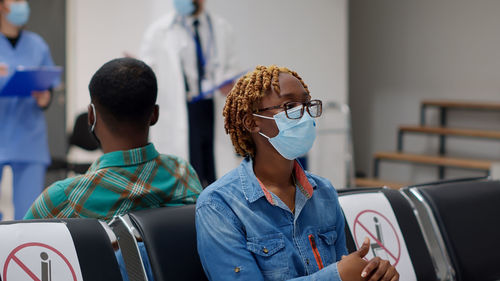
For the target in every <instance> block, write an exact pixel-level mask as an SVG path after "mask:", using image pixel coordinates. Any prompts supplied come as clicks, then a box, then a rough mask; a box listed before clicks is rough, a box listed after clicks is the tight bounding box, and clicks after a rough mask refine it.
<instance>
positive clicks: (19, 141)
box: [0, 0, 57, 220]
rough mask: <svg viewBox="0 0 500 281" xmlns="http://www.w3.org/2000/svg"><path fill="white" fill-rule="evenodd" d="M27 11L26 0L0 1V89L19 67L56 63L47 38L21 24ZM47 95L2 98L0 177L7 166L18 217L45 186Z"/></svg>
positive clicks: (26, 18) (0, 99)
mask: <svg viewBox="0 0 500 281" xmlns="http://www.w3.org/2000/svg"><path fill="white" fill-rule="evenodd" d="M29 14H30V9H29V5H28V2H27V1H26V0H0V89H2V88H3V87H4V86H5V83H6V82H7V80H8V79H9V78H10V76H11V75H12V74H14V72H15V69H16V67H18V66H25V67H38V66H52V65H53V64H54V63H53V61H52V57H51V55H50V50H49V47H48V46H47V43H45V41H44V40H43V39H42V38H41V37H40V36H39V35H37V34H35V33H33V32H29V31H26V30H24V29H23V26H24V25H25V24H26V22H27V21H28V18H29ZM56 84H57V83H56ZM50 100H51V92H50V91H43V92H33V93H32V96H31V97H24V98H21V97H0V177H1V174H2V173H1V172H2V170H3V167H4V166H5V165H9V166H11V167H12V171H13V175H14V178H13V185H14V192H13V197H14V217H15V219H16V220H20V219H22V218H23V216H24V214H25V213H26V211H27V210H28V209H29V207H30V206H31V204H32V203H33V201H34V200H35V199H36V198H37V196H38V195H39V194H40V193H41V191H42V190H43V185H44V180H45V172H46V169H47V166H48V165H49V163H50V156H49V148H48V141H47V125H46V123H45V117H44V115H43V109H45V108H47V107H48V106H49V104H50ZM0 179H1V178H0Z"/></svg>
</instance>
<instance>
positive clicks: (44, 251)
mask: <svg viewBox="0 0 500 281" xmlns="http://www.w3.org/2000/svg"><path fill="white" fill-rule="evenodd" d="M0 241H2V243H0V274H1V276H2V278H1V280H3V281H20V280H27V281H28V280H29V281H32V280H33V281H83V278H82V273H81V270H80V265H79V263H78V257H77V254H76V249H75V246H74V244H73V239H72V238H71V234H70V232H69V230H68V228H67V227H66V225H65V224H64V223H47V222H44V223H14V224H8V225H0ZM96 254H98V253H96Z"/></svg>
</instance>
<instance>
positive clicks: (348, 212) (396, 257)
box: [339, 192, 417, 280]
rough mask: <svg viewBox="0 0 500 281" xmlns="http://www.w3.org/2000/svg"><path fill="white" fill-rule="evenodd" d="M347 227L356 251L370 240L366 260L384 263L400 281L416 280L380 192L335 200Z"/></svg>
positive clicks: (392, 212)
mask: <svg viewBox="0 0 500 281" xmlns="http://www.w3.org/2000/svg"><path fill="white" fill-rule="evenodd" d="M339 201H340V205H341V206H342V210H343V211H344V214H345V217H346V220H347V224H348V226H349V229H350V230H351V234H352V236H353V238H354V243H355V244H356V247H357V248H358V249H359V247H361V245H362V244H363V241H364V240H365V238H366V237H368V238H370V251H369V252H368V254H367V255H366V256H365V258H366V259H367V260H370V259H371V258H373V257H380V258H382V259H385V260H388V261H389V262H390V263H391V264H392V265H393V266H394V267H396V270H397V271H398V272H399V274H400V280H417V277H416V275H415V270H414V269H413V265H412V262H411V259H410V255H409V254H408V249H407V248H406V244H405V241H404V238H403V234H402V233H401V229H400V228H399V224H398V222H397V220H396V216H395V215H394V211H393V210H392V207H391V205H390V203H389V201H388V200H387V198H386V197H385V195H384V194H383V193H380V192H377V193H364V194H353V195H344V196H340V198H339Z"/></svg>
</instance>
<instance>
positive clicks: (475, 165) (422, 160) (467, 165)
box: [374, 152, 493, 178]
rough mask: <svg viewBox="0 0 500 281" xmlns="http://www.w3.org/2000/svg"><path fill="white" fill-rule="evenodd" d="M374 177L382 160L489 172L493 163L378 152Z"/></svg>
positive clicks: (375, 156)
mask: <svg viewBox="0 0 500 281" xmlns="http://www.w3.org/2000/svg"><path fill="white" fill-rule="evenodd" d="M374 160H375V163H374V177H375V178H377V177H378V174H379V167H378V166H379V162H380V160H389V161H401V162H409V163H417V164H424V165H437V166H446V167H455V168H463V169H472V170H483V171H487V172H488V174H489V170H490V168H491V165H492V163H493V161H490V160H478V159H466V158H455V157H446V156H434V155H422V154H411V153H401V152H377V153H375V155H374Z"/></svg>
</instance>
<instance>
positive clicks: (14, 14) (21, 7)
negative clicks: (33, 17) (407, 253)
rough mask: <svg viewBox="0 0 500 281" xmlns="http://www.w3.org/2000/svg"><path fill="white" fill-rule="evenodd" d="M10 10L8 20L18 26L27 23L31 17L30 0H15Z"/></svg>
mask: <svg viewBox="0 0 500 281" xmlns="http://www.w3.org/2000/svg"><path fill="white" fill-rule="evenodd" d="M9 8H10V12H9V13H8V14H7V20H8V21H9V22H10V23H11V24H13V25H15V26H18V27H21V26H23V25H25V24H26V23H27V22H28V19H29V17H30V6H29V5H28V2H13V3H11V4H10V5H9Z"/></svg>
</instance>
